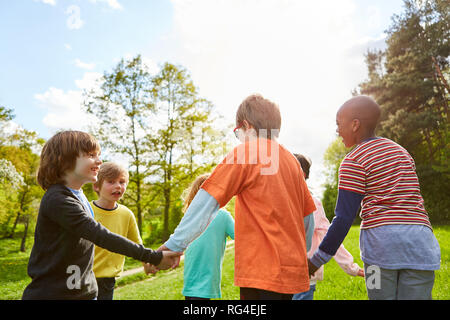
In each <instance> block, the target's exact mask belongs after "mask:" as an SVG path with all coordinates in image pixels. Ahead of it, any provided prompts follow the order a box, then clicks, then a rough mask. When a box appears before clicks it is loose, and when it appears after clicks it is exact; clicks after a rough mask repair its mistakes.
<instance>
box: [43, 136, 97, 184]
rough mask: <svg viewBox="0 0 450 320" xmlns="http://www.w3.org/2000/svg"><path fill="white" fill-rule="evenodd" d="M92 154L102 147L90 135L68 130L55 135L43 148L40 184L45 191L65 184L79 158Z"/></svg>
mask: <svg viewBox="0 0 450 320" xmlns="http://www.w3.org/2000/svg"><path fill="white" fill-rule="evenodd" d="M90 152H100V145H99V143H98V142H97V140H96V139H95V138H94V137H93V136H91V135H90V134H89V133H86V132H82V131H71V130H67V131H61V132H59V133H57V134H55V135H54V136H53V137H51V138H50V139H49V140H48V141H47V142H46V143H45V144H44V147H43V148H42V152H41V159H40V163H39V169H38V173H37V182H38V184H39V185H40V186H41V187H42V189H44V190H47V189H48V188H49V187H50V186H51V185H54V184H64V183H65V181H64V175H65V174H66V172H67V171H70V170H73V169H74V168H75V165H76V161H77V158H78V157H79V156H81V155H84V154H88V153H90Z"/></svg>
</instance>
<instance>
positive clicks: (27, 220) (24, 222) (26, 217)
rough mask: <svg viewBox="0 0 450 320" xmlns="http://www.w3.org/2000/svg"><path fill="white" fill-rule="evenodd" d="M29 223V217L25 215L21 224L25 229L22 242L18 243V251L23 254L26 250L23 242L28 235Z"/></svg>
mask: <svg viewBox="0 0 450 320" xmlns="http://www.w3.org/2000/svg"><path fill="white" fill-rule="evenodd" d="M29 221H30V217H29V216H28V215H26V216H25V217H24V221H23V224H24V226H25V229H24V231H23V237H22V242H21V243H20V251H22V252H25V250H26V248H25V242H26V241H27V234H28V222H29Z"/></svg>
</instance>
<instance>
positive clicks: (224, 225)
mask: <svg viewBox="0 0 450 320" xmlns="http://www.w3.org/2000/svg"><path fill="white" fill-rule="evenodd" d="M208 177H209V174H206V175H202V176H199V177H198V178H197V179H196V180H195V181H194V182H193V183H192V185H191V187H190V189H189V193H188V195H187V197H186V199H185V207H184V212H186V210H187V208H188V207H189V205H190V204H191V202H192V199H194V197H195V195H196V194H197V192H198V190H199V189H200V187H201V185H202V184H203V182H204V181H205V180H206V179H208ZM217 209H218V208H217ZM227 237H230V238H231V239H234V219H233V217H232V216H231V215H230V213H229V212H227V211H225V210H223V209H220V210H218V212H217V214H216V216H215V218H214V219H213V220H212V221H211V222H210V223H209V225H208V226H207V228H206V230H205V231H204V232H203V233H202V234H201V235H200V236H199V237H198V238H197V239H195V240H194V241H193V242H192V243H191V244H190V245H189V247H188V248H187V250H186V251H185V257H184V286H183V295H184V296H185V297H186V300H199V299H200V300H201V299H214V298H221V290H220V284H221V278H222V264H223V256H224V253H225V248H226V240H227Z"/></svg>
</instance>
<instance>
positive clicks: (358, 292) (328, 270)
mask: <svg viewBox="0 0 450 320" xmlns="http://www.w3.org/2000/svg"><path fill="white" fill-rule="evenodd" d="M434 232H435V235H436V237H437V239H438V242H439V245H440V247H441V269H440V270H438V271H437V272H436V279H435V285H434V288H433V299H436V300H450V284H449V279H450V226H434ZM344 245H345V247H346V248H347V250H348V251H349V252H350V253H351V254H352V255H353V257H354V258H355V262H357V263H358V264H359V265H360V266H362V261H361V259H360V255H359V227H358V226H353V227H352V228H351V230H350V232H349V234H348V236H347V238H346V239H345V241H344ZM19 246H20V241H19V240H17V239H15V240H10V239H2V240H0V299H1V300H15V299H20V298H21V296H22V292H23V290H24V288H25V286H26V285H27V284H28V283H29V282H30V278H29V277H28V276H27V272H26V269H27V263H28V257H29V254H30V251H31V246H32V238H30V240H29V241H28V243H27V247H28V248H29V249H28V250H27V252H25V253H22V252H18V248H19ZM156 247H158V246H156ZM140 266H141V263H140V262H139V261H134V260H132V259H126V263H125V269H130V268H135V267H140ZM233 278H234V250H233V249H228V250H227V251H226V253H225V258H224V265H223V275H222V299H227V300H237V299H239V288H237V287H236V286H234V284H233ZM182 289H183V265H182V264H181V266H180V267H179V268H177V269H175V270H170V271H164V272H159V273H158V274H156V275H152V276H146V275H145V274H144V273H142V272H141V273H137V274H134V275H131V276H127V277H123V278H121V279H119V281H117V288H116V290H115V294H114V298H115V299H117V300H147V299H151V300H177V299H184V297H183V295H182V294H181V291H182ZM315 299H317V300H319V299H320V300H366V299H367V294H366V289H365V284H364V279H363V278H360V277H351V276H348V275H347V274H346V273H345V272H344V271H342V269H341V268H340V267H339V266H338V265H337V263H336V262H335V261H334V260H332V261H330V262H329V263H327V264H326V265H325V275H324V280H323V281H320V282H318V284H317V291H316V293H315Z"/></svg>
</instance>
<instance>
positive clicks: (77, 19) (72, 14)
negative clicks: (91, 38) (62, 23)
mask: <svg viewBox="0 0 450 320" xmlns="http://www.w3.org/2000/svg"><path fill="white" fill-rule="evenodd" d="M80 12H81V10H80V7H79V6H76V5H71V6H69V7H67V9H66V11H65V14H66V15H69V17H68V18H67V21H66V24H67V27H68V28H69V29H71V30H74V29H80V28H81V27H82V26H83V25H84V21H83V20H81V14H80Z"/></svg>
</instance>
